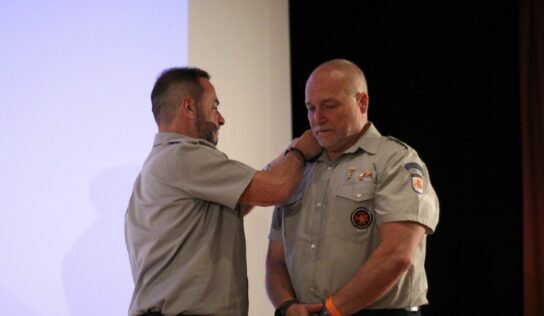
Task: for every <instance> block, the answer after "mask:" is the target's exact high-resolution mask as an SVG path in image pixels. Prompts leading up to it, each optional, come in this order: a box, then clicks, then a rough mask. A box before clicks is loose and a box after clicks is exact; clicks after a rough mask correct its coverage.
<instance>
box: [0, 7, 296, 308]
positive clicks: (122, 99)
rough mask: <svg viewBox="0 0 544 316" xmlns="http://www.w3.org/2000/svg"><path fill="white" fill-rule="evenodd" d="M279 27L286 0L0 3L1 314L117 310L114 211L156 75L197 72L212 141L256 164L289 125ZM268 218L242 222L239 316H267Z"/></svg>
mask: <svg viewBox="0 0 544 316" xmlns="http://www.w3.org/2000/svg"><path fill="white" fill-rule="evenodd" d="M188 7H189V14H190V18H188V16H187V14H188V11H187V10H188ZM188 20H189V22H188ZM187 25H189V28H187ZM287 27H288V25H287V1H286V0H281V1H277V0H274V1H267V0H259V1H239V0H216V1H208V0H190V1H189V2H188V1H187V0H161V1H146V0H137V1H128V0H125V1H122V0H113V1H112V0H95V1H63V0H48V1H40V0H34V1H31V0H22V1H0V43H1V48H0V201H1V206H0V210H1V215H2V217H1V218H0V243H1V250H2V256H1V260H0V271H2V272H0V273H1V276H0V315H4V314H5V315H25V316H45V315H54V316H65V315H74V316H85V315H93V316H94V315H104V314H107V315H126V310H127V307H128V303H129V299H130V295H131V291H132V280H131V277H130V269H129V264H128V258H127V254H126V249H125V245H124V234H123V229H124V227H123V219H124V213H125V208H126V203H127V200H128V197H129V194H130V189H131V186H132V182H133V180H134V177H135V176H136V174H137V172H138V171H139V167H140V165H141V163H142V162H143V159H144V158H145V156H146V155H147V153H148V151H149V149H150V147H151V142H152V140H153V135H154V133H155V132H156V126H155V124H154V122H153V118H152V115H151V111H150V103H149V93H150V91H151V88H152V85H153V83H154V81H155V78H156V76H157V75H158V74H159V73H160V71H161V70H163V69H164V68H166V67H171V66H180V65H185V64H187V63H189V64H191V65H195V66H200V67H202V68H204V69H206V70H208V71H209V72H210V73H211V74H212V81H213V82H214V84H215V85H216V88H217V92H218V95H219V98H220V100H221V109H222V112H223V114H224V116H225V117H226V125H225V126H224V128H222V130H221V134H220V143H219V147H220V149H222V150H224V151H225V152H226V153H227V154H229V156H230V157H232V158H235V159H238V160H241V161H243V162H246V163H248V164H250V165H252V166H254V167H256V168H260V167H261V166H262V165H264V164H265V163H266V162H267V161H268V160H269V159H271V158H272V157H273V156H275V155H276V154H277V153H278V152H280V151H281V149H282V148H284V146H285V145H286V144H287V142H288V140H289V138H290V133H291V131H290V123H289V122H290V114H289V108H290V106H289V103H290V100H289V69H288V68H289V67H288V60H289V58H288V47H287V45H288V41H287V34H288V32H287ZM189 32H190V35H189ZM187 47H189V50H188V51H187ZM270 215H271V210H270V209H256V210H255V211H254V212H253V214H250V215H249V216H248V217H247V220H246V232H247V239H248V264H249V279H250V292H251V293H250V304H251V306H250V315H270V314H271V313H272V307H271V305H270V303H269V302H268V300H267V299H266V295H265V290H264V254H265V250H266V245H267V240H266V235H267V232H268V225H269V219H270ZM219 286H220V285H219Z"/></svg>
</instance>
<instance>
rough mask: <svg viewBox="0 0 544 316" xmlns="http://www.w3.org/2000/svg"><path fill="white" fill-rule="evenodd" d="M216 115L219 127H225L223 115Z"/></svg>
mask: <svg viewBox="0 0 544 316" xmlns="http://www.w3.org/2000/svg"><path fill="white" fill-rule="evenodd" d="M217 114H219V117H218V120H217V122H218V123H219V126H223V125H225V118H224V117H223V115H221V113H220V112H217Z"/></svg>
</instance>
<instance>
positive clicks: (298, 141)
mask: <svg viewBox="0 0 544 316" xmlns="http://www.w3.org/2000/svg"><path fill="white" fill-rule="evenodd" d="M289 147H290V148H291V147H296V148H297V149H299V150H300V151H302V153H303V154H304V157H305V158H306V160H311V159H313V158H315V157H316V156H317V155H319V154H320V153H321V151H323V148H322V147H321V145H319V143H318V142H317V140H316V139H315V137H314V135H313V133H312V131H311V130H306V131H305V132H304V133H303V134H302V135H301V136H300V137H298V138H295V139H294V140H293V141H292V142H291V144H290V145H289Z"/></svg>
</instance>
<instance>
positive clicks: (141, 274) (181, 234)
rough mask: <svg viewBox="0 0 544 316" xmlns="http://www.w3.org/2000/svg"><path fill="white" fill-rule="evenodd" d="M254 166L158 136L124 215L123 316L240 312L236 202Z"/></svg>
mask: <svg viewBox="0 0 544 316" xmlns="http://www.w3.org/2000/svg"><path fill="white" fill-rule="evenodd" d="M255 172H256V170H254V169H253V168H251V167H248V166H246V165H244V164H242V163H240V162H237V161H233V160H229V159H228V158H227V156H226V155H225V154H224V153H222V152H221V151H219V150H217V149H216V148H215V146H213V145H212V144H211V143H208V142H206V141H204V140H201V139H193V138H190V137H187V136H183V135H180V134H175V133H158V134H157V135H156V136H155V142H154V146H153V149H152V151H151V153H150V154H149V156H148V158H147V160H146V161H145V163H144V165H143V168H142V171H141V173H140V175H139V176H138V178H137V179H136V182H135V184H134V190H133V193H132V196H131V198H130V202H129V206H128V209H127V212H126V215H125V232H126V243H127V249H128V254H129V258H130V264H131V268H132V274H133V278H134V282H135V288H134V293H133V297H132V302H131V304H130V311H129V312H130V315H139V314H141V313H144V312H148V311H160V312H162V313H163V314H164V315H166V316H171V315H177V314H180V313H186V314H199V315H200V314H202V315H208V314H210V315H211V314H213V315H236V316H239V315H243V316H245V315H247V310H248V295H247V294H248V293H247V269H246V249H245V236H244V227H243V218H242V214H241V213H240V209H239V206H238V205H237V202H238V199H239V198H240V196H241V194H242V193H243V192H244V190H245V188H246V187H247V186H248V184H249V183H250V181H251V179H252V178H253V176H254V175H255Z"/></svg>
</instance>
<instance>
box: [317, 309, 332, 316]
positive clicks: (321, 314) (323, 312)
mask: <svg viewBox="0 0 544 316" xmlns="http://www.w3.org/2000/svg"><path fill="white" fill-rule="evenodd" d="M317 315H319V316H331V313H329V311H328V310H327V309H326V308H325V307H323V309H322V310H320V311H319V314H317Z"/></svg>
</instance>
